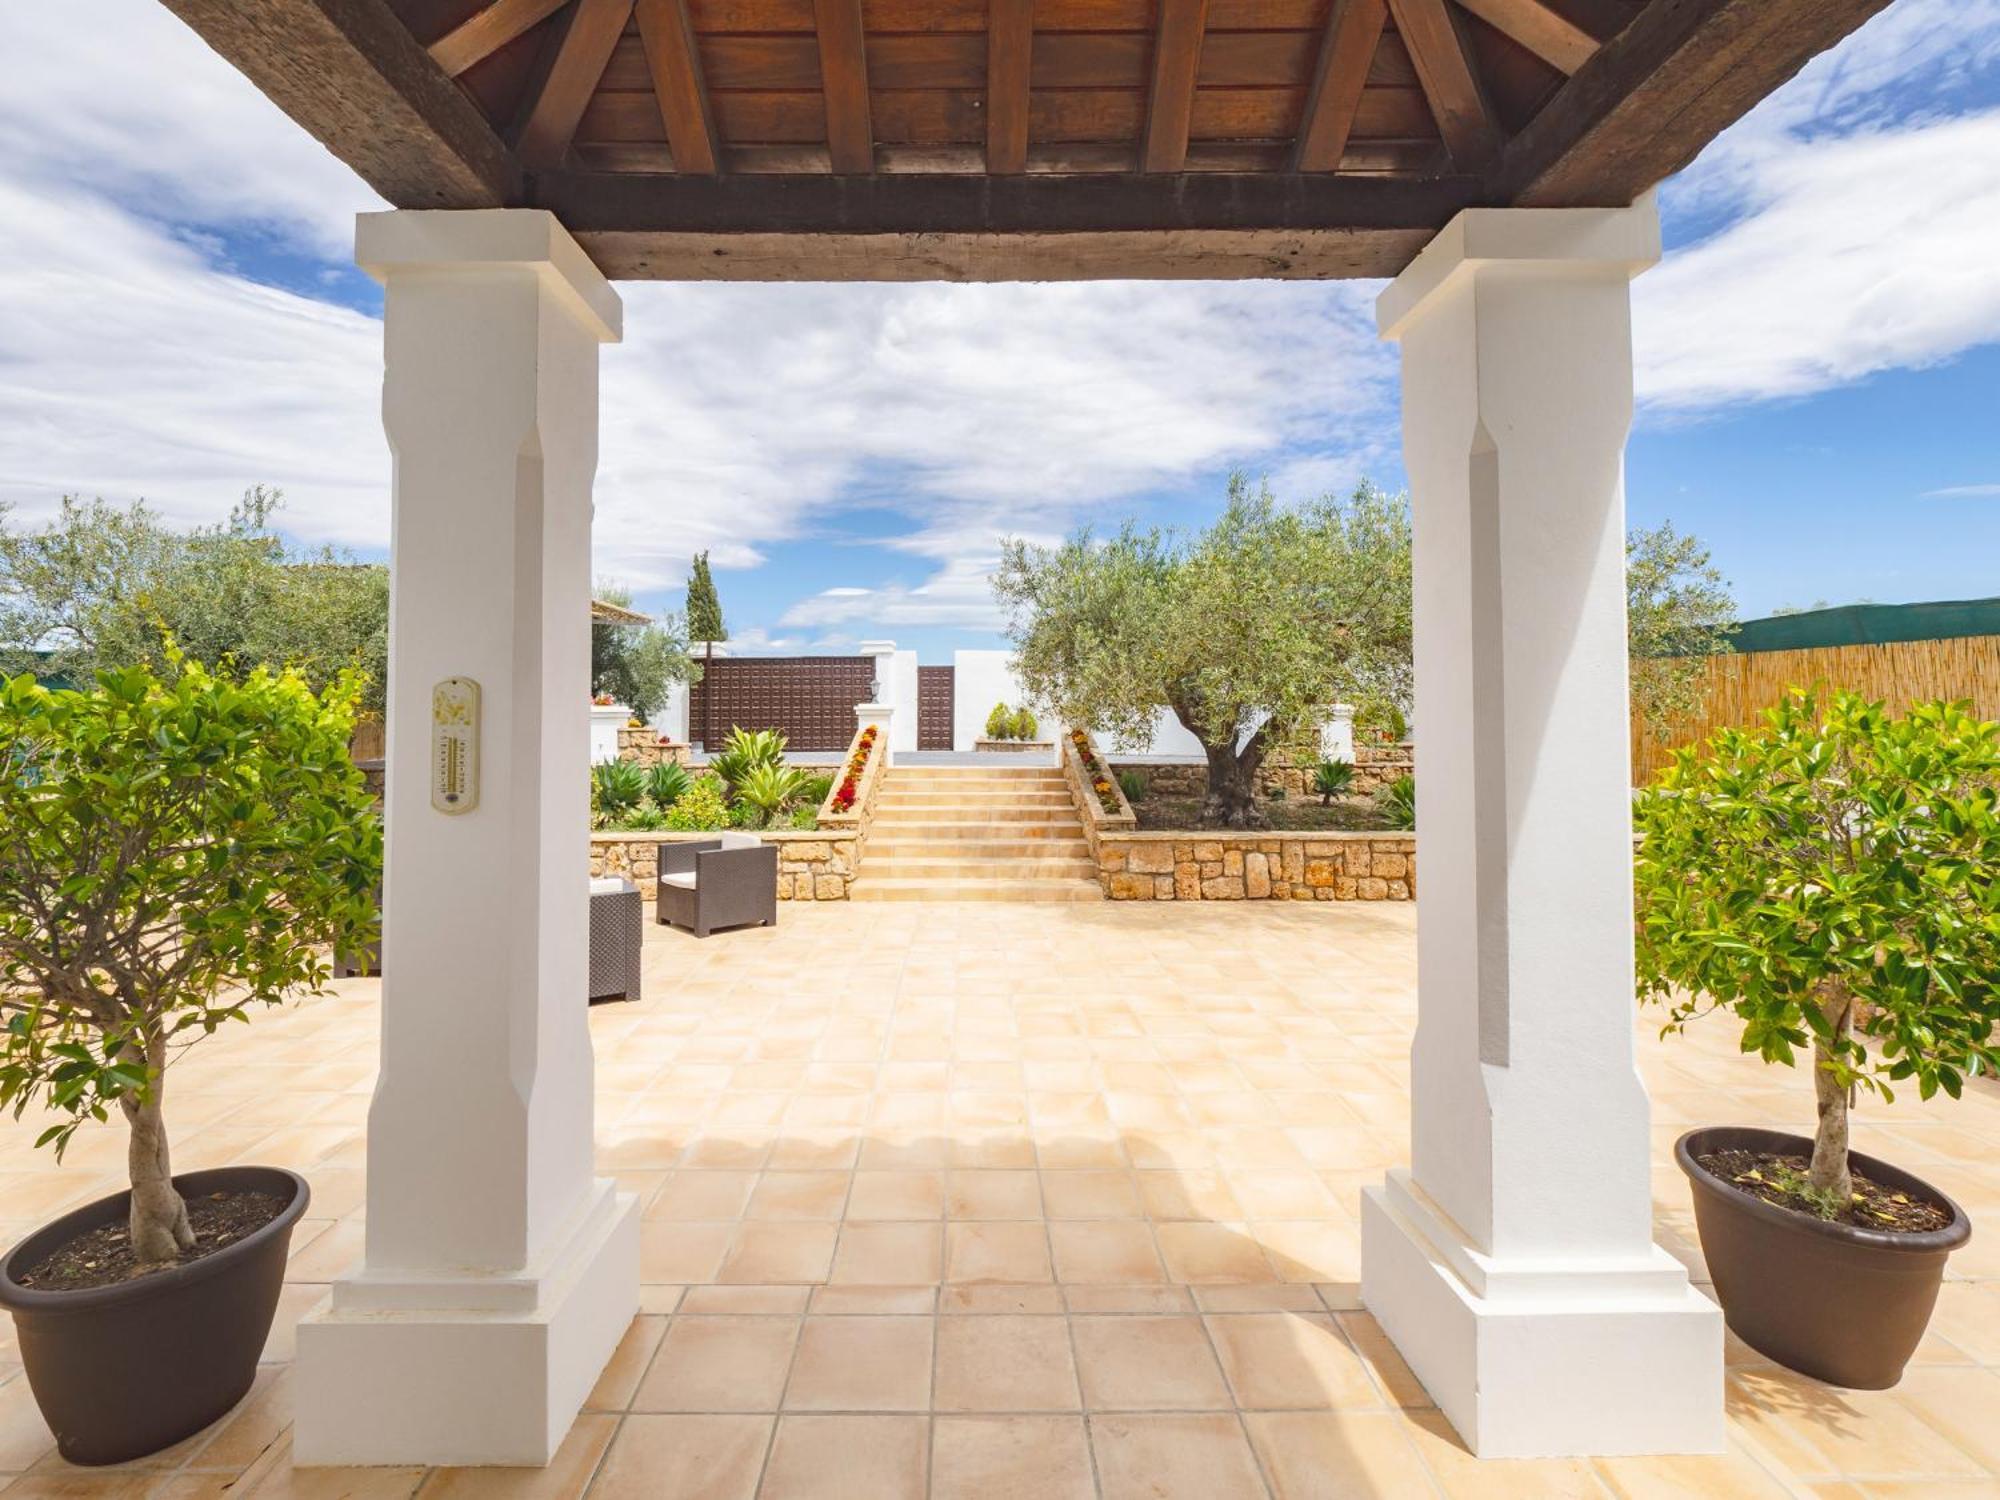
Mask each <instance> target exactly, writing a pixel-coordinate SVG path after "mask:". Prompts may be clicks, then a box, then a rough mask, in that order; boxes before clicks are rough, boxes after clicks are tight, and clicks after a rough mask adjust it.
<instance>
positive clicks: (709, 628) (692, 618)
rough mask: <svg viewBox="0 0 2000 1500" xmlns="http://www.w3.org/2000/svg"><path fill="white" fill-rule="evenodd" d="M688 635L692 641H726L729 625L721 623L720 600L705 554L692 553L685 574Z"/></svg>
mask: <svg viewBox="0 0 2000 1500" xmlns="http://www.w3.org/2000/svg"><path fill="white" fill-rule="evenodd" d="M687 638H688V639H689V640H691V641H726V640H728V639H729V627H728V626H727V625H725V624H723V623H722V600H721V598H720V596H718V595H717V594H716V592H715V579H714V578H713V577H711V576H710V575H709V571H708V554H707V553H706V552H698V553H696V554H695V559H694V569H693V571H692V572H691V573H689V575H688V586H687Z"/></svg>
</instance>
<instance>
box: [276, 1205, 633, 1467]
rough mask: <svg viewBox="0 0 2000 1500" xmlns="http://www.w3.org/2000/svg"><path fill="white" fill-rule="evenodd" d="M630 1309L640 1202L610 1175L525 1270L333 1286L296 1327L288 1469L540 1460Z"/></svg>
mask: <svg viewBox="0 0 2000 1500" xmlns="http://www.w3.org/2000/svg"><path fill="white" fill-rule="evenodd" d="M418 1304H422V1305H418ZM638 1311H639V1204H638V1200H637V1199H636V1198H634V1197H633V1196H632V1195H631V1194H629V1193H619V1192H617V1191H616V1189H615V1187H614V1185H613V1184H612V1183H611V1181H610V1180H609V1179H600V1180H599V1181H598V1182H597V1183H596V1184H595V1185H594V1189H593V1192H592V1195H591V1200H590V1204H589V1206H588V1208H587V1209H586V1211H585V1212H584V1213H583V1214H582V1215H581V1216H579V1218H578V1220H577V1221H576V1222H575V1224H574V1226H573V1228H572V1230H571V1232H570V1234H569V1235H568V1236H566V1237H565V1239H564V1241H563V1243H562V1244H560V1245H559V1246H557V1248H556V1249H555V1251H554V1252H553V1253H552V1254H550V1255H549V1256H547V1257H545V1258H544V1259H543V1261H542V1262H541V1263H539V1264H538V1265H535V1266H531V1267H528V1268H526V1269H525V1270H523V1271H522V1272H519V1273H516V1274H513V1275H509V1276H506V1277H498V1278H484V1277H462V1278H458V1279H456V1280H452V1281H448V1282H446V1281H438V1282H431V1283H418V1282H414V1281H412V1280H409V1279H404V1280H400V1281H391V1280H389V1279H386V1278H377V1277H371V1276H369V1275H368V1274H367V1273H365V1272H364V1273H363V1274H362V1275H360V1276H358V1277H353V1278H350V1279H347V1280H345V1281H342V1282H339V1283H336V1284H335V1288H334V1293H333V1296H332V1298H331V1299H330V1300H329V1301H328V1302H325V1303H322V1304H320V1306H319V1307H317V1308H315V1309H314V1310H313V1311H312V1312H310V1313H308V1314H307V1315H306V1317H305V1318H304V1319H303V1320H302V1321H301V1322H300V1324H299V1344H298V1359H297V1364H296V1367H295V1374H294V1380H295V1382H296V1395H297V1418H296V1421H295V1425H294V1427H293V1432H292V1455H293V1461H294V1462H295V1463H298V1464H301V1465H311V1464H513V1465H541V1464H546V1463H548V1462H549V1460H550V1459H551V1458H553V1457H554V1456H555V1451H556V1448H557V1447H558V1446H559V1445H560V1444H561V1443H562V1440H563V1438H564V1436H565V1435H567V1433H568V1432H569V1428H570V1424H571V1422H573V1421H574V1420H575V1418H576V1414H577V1411H578V1410H579V1409H580V1408H581V1407H582V1405H583V1401H584V1398H585V1397H586V1396H588V1395H589V1394H590V1388H591V1387H592V1386H593V1385H594V1384H596V1382H597V1377H598V1375H599V1373H600V1372H601V1371H602V1370H603V1368H604V1365H605V1362H606V1361H607V1360H609V1359H610V1357H611V1353H612V1351H613V1350H614V1349H616V1348H617V1346H618V1341H619V1340H620V1339H621V1338H623V1337H624V1335H625V1330H626V1328H627V1327H629V1326H630V1324H631V1322H632V1319H633V1318H634V1317H635V1316H636V1315H637V1313H638Z"/></svg>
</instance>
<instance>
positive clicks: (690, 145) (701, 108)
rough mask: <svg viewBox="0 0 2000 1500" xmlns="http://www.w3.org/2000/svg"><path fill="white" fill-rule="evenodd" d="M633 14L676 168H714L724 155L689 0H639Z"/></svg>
mask: <svg viewBox="0 0 2000 1500" xmlns="http://www.w3.org/2000/svg"><path fill="white" fill-rule="evenodd" d="M635 14H636V15H637V17H638V21H639V38H640V41H641V42H642V44H643V45H644V47H645V49H646V70H647V72H648V74H649V75H650V76H651V78H652V83H653V93H654V96H655V97H656V98H657V99H658V100H659V104H660V120H661V123H662V124H663V125H664V126H665V127H666V132H667V143H668V144H669V145H670V146H672V147H673V148H674V170H675V171H677V172H713V171H715V170H716V166H717V162H718V159H719V155H720V153H719V152H718V151H717V149H716V134H715V122H714V120H713V119H712V118H711V117H710V114H709V108H708V88H707V86H706V85H705V84H704V83H703V82H702V78H701V52H700V50H699V48H698V47H697V46H696V45H695V39H694V28H693V27H692V26H690V25H689V24H688V12H687V0H638V3H637V5H636V7H635Z"/></svg>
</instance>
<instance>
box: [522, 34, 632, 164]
mask: <svg viewBox="0 0 2000 1500" xmlns="http://www.w3.org/2000/svg"><path fill="white" fill-rule="evenodd" d="M631 19H632V0H576V3H575V4H574V5H573V6H572V7H571V8H570V9H569V10H568V11H566V12H564V13H563V15H562V18H561V20H560V21H559V22H558V26H559V30H557V31H556V33H555V34H554V35H552V36H551V37H550V38H549V41H548V44H547V47H546V49H545V51H544V54H543V64H542V66H541V68H540V69H538V77H537V78H536V79H535V80H534V83H533V85H532V87H531V88H530V89H529V91H528V97H527V100H526V102H525V108H524V109H523V111H522V114H521V125H520V129H519V130H518V131H517V132H516V134H515V137H514V149H515V151H516V152H517V153H518V154H519V155H520V158H521V165H522V166H523V167H525V168H527V169H528V170H529V171H531V172H539V171H545V170H547V169H549V168H551V167H559V166H561V165H562V163H563V159H564V158H565V157H566V156H568V155H569V146H570V142H571V141H572V140H574V139H575V138H576V127H577V124H578V122H579V121H581V120H582V119H583V112H584V110H585V109H586V108H588V107H589V104H590V96H591V95H592V94H594V93H596V92H597V83H598V80H599V79H601V78H602V77H603V76H604V68H605V65H606V64H607V63H609V62H610V61H611V52H612V49H613V48H615V47H616V46H617V45H618V38H619V36H620V35H621V34H623V32H624V30H625V23H626V22H627V21H630V20H631Z"/></svg>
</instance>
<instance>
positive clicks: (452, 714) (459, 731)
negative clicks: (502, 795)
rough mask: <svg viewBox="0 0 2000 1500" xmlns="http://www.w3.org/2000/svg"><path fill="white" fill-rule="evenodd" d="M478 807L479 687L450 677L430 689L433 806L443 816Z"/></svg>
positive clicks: (467, 679) (462, 678)
mask: <svg viewBox="0 0 2000 1500" xmlns="http://www.w3.org/2000/svg"><path fill="white" fill-rule="evenodd" d="M478 805H479V684H478V683H476V682H474V681H473V680H472V679H471V678H470V677H447V678H445V679H444V680H443V681H441V682H440V683H438V685H437V686H436V687H434V688H432V689H431V806H432V807H434V808H436V809H437V810H438V811H439V812H441V813H465V812H471V811H472V810H473V808H475V807H477V806H478Z"/></svg>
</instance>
